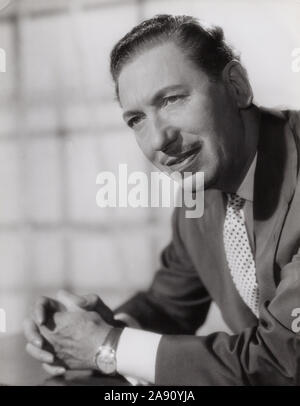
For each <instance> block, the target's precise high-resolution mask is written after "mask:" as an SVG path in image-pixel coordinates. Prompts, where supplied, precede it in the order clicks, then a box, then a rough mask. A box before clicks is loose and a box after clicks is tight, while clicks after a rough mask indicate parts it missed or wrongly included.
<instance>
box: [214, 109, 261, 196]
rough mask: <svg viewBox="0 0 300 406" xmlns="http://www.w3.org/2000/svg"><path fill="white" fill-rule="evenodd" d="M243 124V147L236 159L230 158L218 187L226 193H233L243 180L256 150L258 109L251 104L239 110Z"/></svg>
mask: <svg viewBox="0 0 300 406" xmlns="http://www.w3.org/2000/svg"><path fill="white" fill-rule="evenodd" d="M241 119H242V124H243V135H242V137H243V140H244V142H243V148H241V150H239V151H237V157H238V159H237V160H234V159H233V160H232V164H231V165H230V167H229V168H228V170H227V171H226V172H227V176H226V175H225V176H224V177H223V176H222V183H221V184H220V187H219V189H220V190H222V191H223V192H226V193H235V192H236V191H237V190H238V188H239V186H240V185H241V183H242V182H243V180H244V178H245V176H246V174H247V172H248V170H249V168H250V166H251V163H252V161H253V159H254V157H255V154H256V151H257V144H258V138H259V110H258V108H257V107H256V106H254V105H252V106H251V107H250V108H249V109H247V110H241Z"/></svg>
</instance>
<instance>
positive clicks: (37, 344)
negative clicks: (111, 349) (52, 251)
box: [24, 291, 120, 375]
mask: <svg viewBox="0 0 300 406" xmlns="http://www.w3.org/2000/svg"><path fill="white" fill-rule="evenodd" d="M112 327H120V322H118V321H116V320H115V319H114V314H113V312H112V311H111V310H110V309H109V308H108V307H107V306H106V305H105V304H104V303H103V302H102V300H101V299H100V298H99V297H98V296H97V295H94V294H90V295H85V296H78V295H74V294H71V293H68V292H65V291H60V292H58V294H57V300H55V299H51V298H48V297H41V298H40V299H39V300H38V301H37V302H36V304H35V306H34V310H33V313H32V316H31V317H30V318H28V319H26V320H25V321H24V334H25V337H26V339H27V341H28V343H27V345H26V350H27V352H28V353H29V354H30V355H31V356H32V357H33V358H35V359H37V360H39V361H41V362H42V365H43V368H44V369H45V370H46V371H47V372H48V373H49V374H51V375H62V374H64V373H65V372H66V370H67V369H76V370H79V369H95V364H94V357H95V354H96V352H97V349H98V347H99V346H100V345H101V344H102V343H103V341H104V339H105V337H106V336H107V334H108V332H109V331H110V329H111V328H112Z"/></svg>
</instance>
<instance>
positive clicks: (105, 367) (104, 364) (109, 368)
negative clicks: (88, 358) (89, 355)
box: [96, 346, 116, 374]
mask: <svg viewBox="0 0 300 406" xmlns="http://www.w3.org/2000/svg"><path fill="white" fill-rule="evenodd" d="M96 364H97V367H98V368H99V369H100V371H101V372H103V373H104V374H112V373H114V372H116V356H115V350H114V349H113V348H111V347H106V346H102V347H100V349H99V353H98V354H97V356H96Z"/></svg>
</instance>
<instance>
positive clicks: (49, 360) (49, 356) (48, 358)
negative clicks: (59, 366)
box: [46, 355, 53, 364]
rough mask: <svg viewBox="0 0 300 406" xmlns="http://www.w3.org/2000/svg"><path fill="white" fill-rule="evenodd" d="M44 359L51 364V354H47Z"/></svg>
mask: <svg viewBox="0 0 300 406" xmlns="http://www.w3.org/2000/svg"><path fill="white" fill-rule="evenodd" d="M46 359H47V361H46V362H47V363H49V364H51V362H53V355H48V356H47V357H46Z"/></svg>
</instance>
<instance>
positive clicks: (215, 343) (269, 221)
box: [25, 15, 300, 385]
mask: <svg viewBox="0 0 300 406" xmlns="http://www.w3.org/2000/svg"><path fill="white" fill-rule="evenodd" d="M111 72H112V76H113V78H114V81H115V84H116V93H117V96H118V99H119V101H120V104H121V107H122V109H123V111H124V120H125V121H126V123H127V124H128V125H129V127H131V128H132V129H133V131H134V133H135V136H136V140H137V142H138V144H139V146H140V147H141V149H142V151H143V152H144V154H145V155H146V157H147V158H148V159H149V160H150V161H151V162H152V163H154V165H156V166H157V167H158V168H160V169H161V170H164V171H167V172H168V173H169V174H170V175H171V174H172V173H173V172H174V171H179V172H181V173H182V174H183V173H184V172H192V173H193V182H191V184H190V186H188V187H190V190H189V191H190V192H191V193H194V192H197V191H198V190H200V189H201V187H202V186H203V185H201V184H198V183H197V178H196V176H195V174H196V172H197V171H203V172H204V174H205V184H204V187H205V208H204V215H203V217H202V218H199V219H194V218H193V219H189V218H185V215H184V213H185V209H184V208H177V209H175V211H174V215H173V221H172V224H173V238H172V242H171V243H170V244H169V246H168V247H167V248H166V249H165V250H164V252H163V254H162V264H161V269H160V270H159V272H158V273H157V274H156V276H155V278H154V281H153V283H152V285H151V287H150V288H149V290H148V291H147V292H143V293H139V294H137V295H136V296H135V297H133V298H132V299H130V300H129V301H128V302H127V303H125V304H124V305H123V306H121V307H120V308H119V309H117V310H116V311H115V317H114V314H113V312H112V311H111V310H110V309H108V308H107V307H106V306H105V305H104V304H103V303H102V302H101V300H100V299H99V298H97V297H96V296H87V297H85V298H81V297H77V296H74V295H71V294H67V293H60V294H59V295H58V300H57V301H55V300H52V299H48V298H42V299H41V300H40V301H39V302H38V303H37V305H36V308H35V314H34V315H33V318H32V319H29V320H27V321H26V323H25V334H26V337H27V339H28V341H29V343H28V345H27V350H28V352H29V353H30V354H31V355H32V356H34V357H35V358H37V359H39V360H41V361H42V362H43V363H44V367H45V369H46V370H48V371H49V372H50V373H53V374H55V373H63V372H64V371H65V368H71V369H72V368H73V369H85V368H87V369H97V368H98V369H100V370H101V371H102V372H104V373H109V372H115V370H117V371H118V372H119V373H121V374H123V375H124V376H127V377H132V378H137V379H138V380H139V381H146V382H149V383H155V384H159V385H164V384H172V385H184V384H188V385H230V384H233V385H269V384H271V385H274V384H279V385H296V384H299V381H300V375H299V367H300V362H299V361H300V346H299V335H298V334H297V332H298V331H299V328H298V320H297V316H298V310H299V313H300V309H299V308H300V294H299V293H300V276H299V274H300V252H299V254H298V255H297V252H298V249H299V241H300V216H299V203H300V185H299V177H298V162H299V152H300V151H299V148H300V118H299V114H298V113H293V112H288V111H286V112H270V111H267V110H263V109H259V108H258V107H256V106H255V105H254V104H253V103H252V98H253V95H252V90H251V86H250V84H249V81H248V78H247V73H246V71H245V69H244V68H243V67H242V66H241V64H240V62H239V60H238V58H237V57H236V56H235V54H234V52H233V51H232V49H231V48H230V47H229V46H228V45H227V44H226V42H225V40H224V38H223V32H222V30H221V29H219V28H213V29H208V28H204V27H202V26H200V25H199V23H198V22H197V21H196V20H195V19H194V18H192V17H186V16H177V17H173V16H167V15H162V16H157V17H155V18H153V19H151V20H147V21H145V22H143V23H142V24H140V25H139V26H137V27H135V28H134V29H133V30H132V31H131V32H130V33H128V34H127V35H126V36H125V37H124V38H123V39H122V40H121V41H120V42H119V43H118V44H117V45H116V46H115V48H114V50H113V52H112V54H111ZM212 300H214V301H215V302H216V303H217V304H218V305H219V307H220V309H221V311H222V314H223V317H224V319H225V321H226V322H227V324H228V325H229V327H230V328H231V329H232V331H233V332H234V334H233V335H228V334H225V333H223V332H220V333H215V334H211V335H208V336H205V337H197V336H194V334H195V331H196V329H197V328H198V327H199V326H200V325H201V324H202V323H203V321H204V320H205V318H206V315H207V311H208V308H209V305H210V303H211V301H212ZM116 319H119V320H123V321H125V322H126V324H127V325H128V326H132V327H134V326H135V327H139V328H132V327H131V328H130V327H126V328H124V326H123V325H122V324H121V323H120V321H119V322H118V321H116ZM134 323H136V324H134ZM49 343H50V344H51V346H52V347H51V348H50V349H49V348H48V347H47V345H49ZM59 365H62V366H59Z"/></svg>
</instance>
